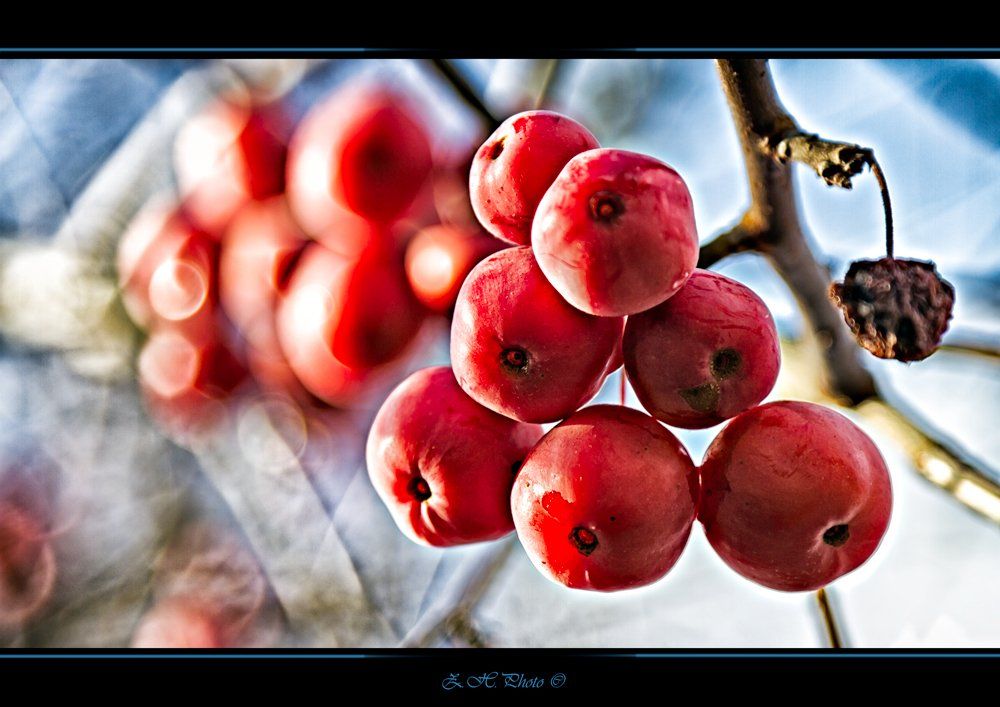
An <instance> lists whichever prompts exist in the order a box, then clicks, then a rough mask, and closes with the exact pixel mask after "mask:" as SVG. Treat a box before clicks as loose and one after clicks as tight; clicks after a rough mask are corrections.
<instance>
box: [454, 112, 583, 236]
mask: <svg viewBox="0 0 1000 707" xmlns="http://www.w3.org/2000/svg"><path fill="white" fill-rule="evenodd" d="M598 145H599V143H598V142H597V138H595V137H594V136H593V135H592V134H591V132H590V131H589V130H587V129H586V128H585V127H583V126H582V125H580V124H579V123H578V122H576V121H575V120H573V119H572V118H567V117H566V116H565V115H560V114H559V113H553V112H552V111H547V110H532V111H527V112H524V113H518V114H516V115H512V116H511V117H509V118H507V120H505V121H504V122H503V123H501V124H500V127H498V128H497V129H496V130H495V131H494V132H493V134H492V135H490V136H489V137H488V138H487V139H486V142H484V143H483V144H482V146H481V147H480V148H479V150H478V151H477V152H476V157H475V159H474V160H473V163H472V170H471V171H470V173H469V194H470V197H471V198H472V209H473V211H474V212H475V214H476V218H478V219H479V222H480V223H481V224H482V225H483V228H485V229H486V230H487V231H489V232H490V233H492V234H493V235H494V236H496V237H497V238H499V239H501V240H504V241H507V242H508V243H514V244H516V245H530V243H531V222H532V219H533V218H534V216H535V210H536V209H537V208H538V203H539V202H540V201H541V200H542V195H543V194H545V190H546V189H548V188H549V186H550V185H551V184H552V182H553V181H554V180H555V178H556V177H557V176H558V175H559V172H560V171H561V170H562V168H563V167H564V166H565V165H566V163H567V162H569V161H570V159H571V158H572V157H574V156H575V155H578V154H580V153H581V152H583V151H585V150H592V149H594V148H596V147H598Z"/></svg>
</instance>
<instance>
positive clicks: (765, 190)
mask: <svg viewBox="0 0 1000 707" xmlns="http://www.w3.org/2000/svg"><path fill="white" fill-rule="evenodd" d="M718 68H719V74H720V76H721V78H722V85H723V89H724V91H725V94H726V99H727V101H728V102H729V107H730V110H731V111H732V114H733V121H734V122H735V124H736V131H737V134H738V136H739V139H740V144H741V146H742V148H743V160H744V164H745V166H746V173H747V179H748V182H749V185H750V206H749V208H748V209H747V212H746V214H745V215H744V217H743V219H742V221H741V224H742V225H743V233H742V234H737V235H739V236H740V237H739V238H735V239H734V238H733V236H732V234H730V235H729V236H728V238H729V240H728V241H726V240H724V241H723V242H722V244H721V245H724V244H726V243H727V242H735V245H733V246H731V247H733V248H742V249H743V250H746V249H748V247H749V246H752V247H753V248H754V249H755V250H758V251H759V252H760V253H762V254H763V255H764V256H765V257H766V258H767V259H768V260H769V261H770V262H771V264H772V265H773V266H774V268H775V270H776V271H777V272H778V274H779V275H780V276H781V277H782V278H783V279H784V280H785V282H786V283H788V286H789V288H790V289H791V291H792V292H793V293H794V295H795V297H796V299H797V300H798V302H799V305H800V306H801V307H802V310H803V311H804V312H805V314H806V317H807V318H808V320H809V322H810V324H811V325H812V330H813V333H814V334H815V335H816V337H817V340H818V342H819V343H820V347H821V349H822V351H823V357H824V363H825V366H824V382H825V383H826V385H827V386H828V388H829V389H830V391H831V392H832V393H834V394H835V395H836V396H837V397H840V398H844V399H845V400H846V401H847V402H850V403H858V402H861V401H862V400H865V399H866V398H869V397H871V396H872V395H873V394H874V393H875V385H874V383H873V381H872V377H871V375H870V374H869V373H868V371H867V370H865V368H864V367H863V366H862V365H861V362H860V358H859V356H860V349H859V348H858V346H857V344H856V343H855V341H854V339H853V337H852V336H851V333H850V330H849V329H848V328H847V325H846V324H845V323H844V319H843V316H842V315H841V314H840V312H839V311H837V309H836V308H835V307H834V306H833V304H832V303H831V302H830V299H829V297H828V296H827V288H828V287H829V283H830V279H831V278H830V273H829V271H827V269H826V268H824V267H823V266H822V265H820V264H819V263H818V262H817V260H816V258H815V257H813V253H812V250H811V248H810V246H809V243H808V242H807V240H806V236H805V234H804V233H803V231H802V227H801V225H800V223H801V221H800V218H799V213H798V206H797V204H796V201H795V190H794V185H793V182H792V173H791V168H790V167H789V165H788V163H787V161H784V162H783V161H782V160H780V159H775V157H774V148H772V147H770V146H771V145H774V146H775V147H776V146H777V145H779V144H784V145H786V146H789V145H799V142H798V141H795V140H791V137H790V136H793V135H796V134H799V133H800V132H801V131H799V128H798V126H797V125H796V123H795V121H794V119H792V117H791V116H789V115H788V113H787V112H786V111H785V109H784V107H782V105H781V102H780V100H779V99H778V96H777V93H776V92H775V89H774V83H773V81H772V80H771V74H770V71H769V70H768V67H767V62H766V61H762V60H757V59H740V60H720V61H719V62H718ZM840 151H843V150H840ZM787 152H788V154H789V155H790V156H792V155H794V154H802V155H806V156H808V155H816V154H820V153H822V154H824V155H826V156H827V157H828V156H829V152H830V151H829V150H825V149H824V150H821V149H819V148H818V147H816V148H815V149H812V150H810V149H807V148H806V147H804V146H799V147H796V148H794V149H793V148H792V147H787ZM715 246H716V244H715V242H714V241H712V242H710V243H708V244H706V246H705V247H706V249H707V250H706V251H705V252H706V260H707V259H708V258H707V253H710V252H712V250H711V249H712V248H714V247H715Z"/></svg>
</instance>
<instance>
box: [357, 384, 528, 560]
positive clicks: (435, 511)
mask: <svg viewBox="0 0 1000 707" xmlns="http://www.w3.org/2000/svg"><path fill="white" fill-rule="evenodd" d="M541 436H542V428H541V427H540V426H539V425H531V424H526V423H523V422H515V421H514V420H509V419H507V418H505V417H502V416H500V415H497V414H496V413H495V412H492V411H490V410H487V409H486V408H484V407H483V406H482V405H479V404H478V403H476V402H475V401H474V400H472V399H471V398H470V397H469V396H467V395H466V394H465V393H464V392H463V391H462V389H461V388H460V387H459V386H458V383H457V382H456V381H455V376H454V375H453V374H452V372H451V369H450V368H448V367H447V366H439V367H436V368H425V369H423V370H421V371H417V372H416V373H414V374H413V375H411V376H410V377H409V378H407V379H406V380H405V381H403V382H402V383H401V384H400V385H399V386H397V387H396V389H395V390H394V391H393V392H392V394H391V395H390V396H389V397H388V398H387V399H386V401H385V403H384V404H383V405H382V409H381V410H379V413H378V415H377V416H376V418H375V422H374V423H373V424H372V428H371V432H370V434H369V436H368V445H367V460H368V473H369V475H370V477H371V480H372V484H373V485H374V487H375V490H376V491H377V492H378V494H379V497H380V498H381V499H382V501H383V502H384V503H385V505H386V506H387V507H388V509H389V511H390V513H391V514H392V517H393V520H395V521H396V524H397V525H398V526H399V528H400V530H402V531H403V533H404V534H406V536H407V537H408V538H410V539H411V540H413V541H415V542H418V543H422V544H425V545H434V546H440V547H446V546H450V545H460V544H465V543H474V542H481V541H485V540H495V539H497V538H500V537H503V536H504V535H507V534H508V533H509V532H510V531H512V530H513V529H514V522H513V519H512V518H511V511H510V490H511V487H512V486H513V483H514V477H515V475H516V474H517V470H518V468H519V467H520V465H521V462H522V461H523V460H524V458H525V456H527V454H528V452H529V451H530V450H531V448H532V446H534V444H535V443H536V442H537V441H538V440H539V439H540V438H541ZM420 479H423V481H424V482H425V483H426V485H427V489H428V491H427V492H428V493H429V494H430V495H429V496H428V497H426V498H425V499H424V500H421V498H420V496H419V494H418V492H417V490H416V489H415V485H416V484H417V483H418V482H419V480H420Z"/></svg>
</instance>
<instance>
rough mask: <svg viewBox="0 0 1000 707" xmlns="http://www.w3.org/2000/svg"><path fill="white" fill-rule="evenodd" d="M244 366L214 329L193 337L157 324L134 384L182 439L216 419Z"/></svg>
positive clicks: (157, 415)
mask: <svg viewBox="0 0 1000 707" xmlns="http://www.w3.org/2000/svg"><path fill="white" fill-rule="evenodd" d="M245 379H246V369H245V368H244V367H243V365H242V363H240V361H239V360H238V359H237V358H236V357H235V356H234V355H233V353H232V352H231V351H230V350H229V348H228V347H227V346H226V345H225V344H224V343H223V342H222V341H221V337H219V336H218V333H217V334H216V336H215V337H211V338H197V337H192V336H189V335H187V334H185V333H184V332H183V331H180V330H177V329H174V328H172V327H164V328H161V329H156V330H154V331H153V333H152V334H151V335H150V337H149V339H147V340H146V343H145V345H144V346H143V349H142V352H141V353H140V354H139V384H140V387H141V389H142V392H143V395H144V397H145V400H146V405H147V407H148V408H149V411H150V414H151V416H152V417H153V418H154V419H155V420H156V421H157V422H158V423H159V424H160V425H162V426H163V427H164V428H165V429H166V430H167V432H168V433H169V434H171V435H172V436H174V437H178V438H180V439H181V440H187V439H188V438H189V437H190V435H192V434H197V433H199V432H200V431H201V430H203V429H207V428H208V427H210V426H211V425H213V424H214V423H215V422H217V421H218V420H219V419H220V413H221V412H222V411H223V409H224V406H225V401H226V400H227V399H228V398H229V396H230V395H231V394H232V393H233V392H234V391H235V390H236V389H237V388H238V387H239V386H240V384H241V383H243V381H244V380H245Z"/></svg>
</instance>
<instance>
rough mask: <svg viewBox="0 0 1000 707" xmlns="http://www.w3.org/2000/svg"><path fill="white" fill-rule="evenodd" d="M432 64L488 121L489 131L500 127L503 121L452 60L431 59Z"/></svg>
mask: <svg viewBox="0 0 1000 707" xmlns="http://www.w3.org/2000/svg"><path fill="white" fill-rule="evenodd" d="M430 64H431V66H433V67H434V69H435V70H436V71H437V72H438V74H440V75H441V77H442V78H443V79H444V80H445V81H447V82H448V84H449V85H450V86H451V87H452V88H453V89H454V90H455V93H457V94H458V96H459V97H460V98H461V99H462V100H463V101H465V103H466V104H467V105H468V106H469V107H470V108H472V110H474V111H475V112H476V113H478V114H479V116H480V117H481V118H482V119H483V120H484V121H485V122H486V125H487V132H490V133H492V132H493V131H494V130H496V129H497V127H499V125H500V122H501V121H500V120H498V119H497V117H496V116H495V115H493V112H492V111H491V110H490V109H489V108H488V107H487V106H486V104H485V103H483V100H482V99H481V98H480V97H479V94H478V93H476V90H475V89H474V88H472V86H471V85H470V84H469V82H468V81H467V80H466V79H465V77H464V76H462V75H461V74H460V73H459V72H458V70H457V69H456V68H455V67H454V66H452V63H451V62H450V61H448V60H447V59H431V60H430Z"/></svg>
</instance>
